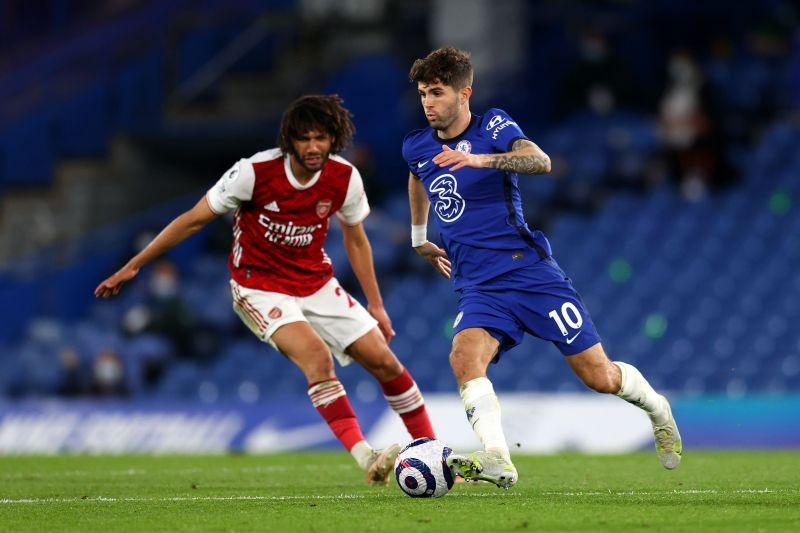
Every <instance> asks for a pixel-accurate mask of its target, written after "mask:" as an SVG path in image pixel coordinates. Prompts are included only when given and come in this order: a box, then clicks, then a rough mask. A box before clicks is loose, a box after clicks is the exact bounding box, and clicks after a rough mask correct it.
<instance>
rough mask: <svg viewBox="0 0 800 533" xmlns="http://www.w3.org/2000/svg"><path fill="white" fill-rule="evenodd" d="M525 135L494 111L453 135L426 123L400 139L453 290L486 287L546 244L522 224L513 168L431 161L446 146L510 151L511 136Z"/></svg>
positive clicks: (546, 251) (541, 254)
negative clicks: (426, 205) (430, 215)
mask: <svg viewBox="0 0 800 533" xmlns="http://www.w3.org/2000/svg"><path fill="white" fill-rule="evenodd" d="M526 138H527V137H526V136H525V134H524V133H522V130H521V129H520V127H519V126H518V125H517V123H516V122H514V121H513V120H512V119H511V117H509V116H508V114H506V113H505V112H504V111H502V110H500V109H494V108H493V109H490V110H489V111H487V112H486V114H484V115H483V116H479V115H472V120H471V121H470V124H469V126H468V127H467V129H466V131H464V132H463V133H462V134H461V135H459V136H457V137H454V138H452V139H440V138H439V137H438V136H437V132H436V130H434V129H433V128H430V127H428V128H425V129H421V130H414V131H412V132H411V133H409V134H408V135H406V137H405V139H404V140H403V158H404V159H405V160H406V164H407V165H408V169H409V170H410V171H411V173H412V174H414V175H415V176H417V177H418V178H419V179H420V180H422V183H423V185H424V186H425V190H426V192H427V194H428V198H429V199H430V202H431V205H432V207H433V213H434V215H433V218H435V219H436V222H437V224H438V227H439V232H440V235H441V238H442V244H443V245H444V248H445V250H446V251H447V255H448V256H449V258H450V261H451V262H452V264H453V282H454V284H455V288H456V289H462V288H465V287H470V286H475V285H481V286H487V288H490V287H491V280H492V278H495V277H497V276H499V275H501V274H504V273H505V272H508V271H511V270H514V269H516V268H520V267H523V266H525V265H529V264H532V263H535V262H537V261H539V260H541V259H543V258H545V257H548V256H549V255H550V253H551V250H550V243H549V242H548V241H547V238H546V237H545V236H544V234H542V232H540V231H538V230H536V231H533V230H531V229H530V228H529V227H528V225H527V224H526V223H525V218H524V217H523V214H522V201H521V197H520V192H519V185H518V175H517V174H516V173H512V172H507V171H504V170H498V169H494V168H481V169H477V168H468V167H464V168H460V169H458V170H456V171H451V170H449V167H439V166H438V165H436V164H435V163H433V162H432V161H431V159H433V157H434V156H435V155H436V154H438V153H439V152H441V151H442V145H444V144H446V145H447V146H448V147H450V148H452V149H453V150H461V151H462V152H471V153H474V154H487V153H488V154H491V153H503V152H508V151H510V150H511V146H512V145H513V144H514V141H516V140H517V139H526ZM451 166H452V165H451Z"/></svg>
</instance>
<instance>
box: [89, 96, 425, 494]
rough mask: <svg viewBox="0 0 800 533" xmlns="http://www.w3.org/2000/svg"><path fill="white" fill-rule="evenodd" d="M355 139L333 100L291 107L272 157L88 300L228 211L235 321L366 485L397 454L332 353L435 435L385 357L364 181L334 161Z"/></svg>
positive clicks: (260, 159)
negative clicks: (328, 249) (358, 402)
mask: <svg viewBox="0 0 800 533" xmlns="http://www.w3.org/2000/svg"><path fill="white" fill-rule="evenodd" d="M353 131H354V127H353V123H352V121H351V118H350V112H349V111H348V110H347V109H345V108H344V107H343V106H342V100H341V99H339V98H338V97H337V96H303V97H301V98H299V99H298V100H296V101H294V102H293V103H292V104H291V105H290V106H289V107H288V109H287V110H286V111H285V112H284V114H283V117H282V119H281V125H280V133H279V136H278V148H275V149H272V150H266V151H264V152H259V153H257V154H255V155H254V156H252V157H250V158H247V159H242V160H240V161H239V162H238V163H236V164H235V165H234V166H233V167H232V168H231V169H230V170H228V171H227V172H225V174H224V175H223V176H222V178H220V180H219V181H218V182H217V183H216V185H214V186H213V187H212V188H211V189H210V190H209V191H208V192H207V193H206V195H205V197H204V198H201V199H200V201H199V202H198V203H197V204H196V205H195V206H194V207H193V208H192V209H190V210H189V211H186V212H185V213H183V214H181V215H180V216H178V217H177V218H176V219H175V220H173V221H172V222H171V223H170V224H168V225H167V226H166V227H165V228H164V229H163V230H162V231H161V232H160V233H159V234H158V235H157V236H156V237H155V238H154V239H153V240H152V241H151V242H150V243H149V244H148V245H147V246H146V247H145V248H144V249H143V250H142V251H141V252H139V253H138V254H136V256H134V257H133V258H132V259H131V260H130V261H128V263H127V264H126V265H125V266H124V267H122V268H121V269H120V270H119V271H118V272H116V273H115V274H114V275H112V276H111V277H109V278H108V279H106V280H105V281H103V282H102V283H100V285H99V286H98V287H97V288H96V289H95V296H97V297H104V298H106V297H108V296H112V295H116V294H117V293H118V292H119V290H120V288H121V287H122V285H123V284H124V283H125V282H127V281H129V280H130V279H132V278H133V277H134V276H136V274H138V272H139V270H140V269H141V268H142V266H143V265H145V264H146V263H148V262H150V261H152V260H153V259H154V258H156V257H158V256H160V255H161V254H163V253H164V252H166V251H167V250H169V249H170V248H172V247H174V246H175V245H177V244H178V243H180V242H181V241H183V240H184V239H186V238H187V237H189V236H190V235H192V234H194V233H196V232H197V231H199V230H200V229H201V228H203V227H204V226H205V225H206V224H208V223H209V222H211V221H212V220H214V219H215V218H216V217H218V216H219V215H222V214H224V213H227V212H229V211H234V218H233V246H232V250H231V254H230V257H229V259H228V267H229V270H230V273H231V281H230V285H231V292H232V294H233V309H234V311H235V312H236V314H237V315H239V317H240V318H241V319H242V321H243V322H244V323H245V324H246V325H247V327H248V328H250V330H251V331H252V332H253V333H254V334H255V335H256V336H257V337H258V338H259V339H261V340H262V341H264V342H268V343H269V344H271V345H272V346H274V347H275V348H276V349H277V350H279V351H280V352H281V353H282V354H283V355H285V356H286V357H287V358H289V359H290V360H291V361H292V362H293V363H294V364H296V365H297V366H298V367H299V368H300V370H302V372H303V374H304V375H305V377H306V379H307V380H308V396H309V397H310V399H311V403H312V404H313V405H314V407H316V408H317V410H318V411H319V413H320V414H321V415H322V417H323V418H324V419H325V421H326V422H327V423H328V425H329V426H330V428H331V430H332V431H333V433H334V434H335V435H336V437H337V438H338V439H339V440H340V441H341V443H342V445H344V447H345V448H347V450H349V451H350V453H351V454H352V455H353V457H354V458H355V460H356V462H357V463H358V464H359V466H360V467H361V468H362V469H363V470H364V471H365V472H366V478H367V482H368V483H369V484H386V483H387V482H388V477H389V474H390V472H391V470H392V469H393V467H394V459H395V457H396V455H397V452H398V450H399V446H398V445H397V444H393V445H391V446H388V447H386V448H384V449H382V450H375V449H373V448H372V447H371V446H370V445H369V443H367V441H366V439H365V438H364V435H363V434H362V433H361V429H360V427H359V424H358V421H357V419H356V416H355V413H354V412H353V409H352V407H351V406H350V402H349V401H348V399H347V395H346V393H345V390H344V387H343V386H342V384H341V383H340V382H339V380H338V379H337V378H336V374H335V372H334V365H333V359H332V357H331V352H333V355H334V356H335V357H336V358H337V360H338V361H339V363H340V364H342V365H347V364H349V363H350V362H352V361H353V360H355V361H356V362H358V363H359V364H361V366H363V367H364V368H365V369H366V370H367V371H368V372H369V373H370V374H372V375H373V376H374V377H375V378H376V379H377V380H378V381H379V382H380V385H381V388H382V389H383V393H384V396H385V397H386V400H387V402H388V403H389V405H390V406H391V407H392V409H394V410H395V411H396V412H397V413H398V414H399V415H400V417H401V418H402V420H403V422H404V424H405V426H406V428H407V429H408V432H409V433H410V434H411V436H412V438H415V439H416V438H420V437H434V432H433V427H432V426H431V423H430V419H429V418H428V413H427V411H426V409H425V404H424V401H423V398H422V395H421V394H420V392H419V389H418V388H417V385H416V384H415V383H414V380H413V379H412V377H411V375H410V374H409V373H408V370H406V369H405V368H404V367H403V365H402V364H401V363H400V362H399V361H398V359H397V357H396V356H395V355H394V353H392V351H391V349H390V348H389V346H388V341H389V340H391V338H392V337H393V336H394V330H392V323H391V320H390V319H389V316H388V315H387V313H386V310H385V309H384V308H383V301H382V299H381V294H380V290H379V288H378V282H377V279H376V277H375V270H374V266H373V261H372V248H371V247H370V244H369V240H368V239H367V235H366V233H365V231H364V227H363V225H362V222H363V220H364V219H365V218H366V216H367V215H368V214H369V211H370V209H369V204H368V202H367V197H366V195H365V194H364V185H363V182H362V180H361V175H360V174H359V172H358V169H356V168H355V167H354V166H353V165H351V164H350V163H349V162H348V161H346V160H345V159H343V158H342V157H340V156H338V155H336V154H338V153H339V152H341V151H342V149H344V148H345V147H346V146H347V145H349V144H350V142H351V140H352V137H353ZM334 214H336V217H337V218H338V219H339V222H340V224H341V228H342V233H343V237H344V246H345V249H346V251H347V257H348V259H349V260H350V265H351V266H352V268H353V271H354V273H355V275H356V277H357V279H358V282H359V284H360V285H361V288H362V289H363V291H364V295H365V296H366V298H367V302H368V304H367V308H366V309H364V307H362V306H361V304H360V303H358V302H357V301H356V300H354V299H353V298H352V297H351V296H350V295H349V294H347V293H346V292H345V291H344V290H343V289H342V288H341V287H340V286H339V282H338V281H337V280H336V278H335V277H334V275H333V267H332V265H331V260H330V258H329V257H328V256H327V255H326V254H325V250H323V247H322V246H323V244H324V242H325V238H326V235H327V231H328V223H329V219H330V218H331V216H333V215H334Z"/></svg>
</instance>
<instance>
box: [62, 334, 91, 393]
mask: <svg viewBox="0 0 800 533" xmlns="http://www.w3.org/2000/svg"><path fill="white" fill-rule="evenodd" d="M58 364H59V366H60V372H59V379H58V383H57V385H56V391H55V392H56V394H58V395H59V396H82V395H84V394H87V393H88V392H89V389H90V383H91V381H90V376H89V374H88V372H87V371H86V368H84V366H83V363H82V361H81V358H80V355H79V354H78V352H77V350H75V348H73V347H71V346H68V347H65V348H63V349H62V350H61V351H59V352H58Z"/></svg>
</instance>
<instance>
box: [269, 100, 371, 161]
mask: <svg viewBox="0 0 800 533" xmlns="http://www.w3.org/2000/svg"><path fill="white" fill-rule="evenodd" d="M343 102H344V100H342V99H341V98H339V96H338V95H335V94H331V95H320V94H312V95H306V96H301V97H300V98H298V99H297V100H295V101H294V102H292V103H291V104H289V107H287V108H286V111H284V112H283V116H282V117H281V125H280V129H279V131H278V146H279V147H280V149H281V151H283V153H285V154H293V153H294V146H292V140H296V139H299V138H300V136H301V135H304V134H306V133H307V132H309V131H311V130H320V131H326V132H327V133H328V135H330V136H331V137H332V139H333V144H332V145H331V153H332V154H338V153H339V152H341V151H342V150H344V149H345V148H347V146H348V145H349V144H350V143H351V142H352V141H353V134H354V133H355V131H356V127H355V126H354V125H353V120H352V116H353V115H352V113H350V111H348V110H347V109H346V108H345V107H344V106H342V103H343Z"/></svg>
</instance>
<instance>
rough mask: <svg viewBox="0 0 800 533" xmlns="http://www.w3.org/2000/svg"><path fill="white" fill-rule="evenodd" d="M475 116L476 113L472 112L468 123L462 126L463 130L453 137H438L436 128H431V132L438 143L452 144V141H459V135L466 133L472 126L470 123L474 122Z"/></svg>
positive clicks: (476, 116)
mask: <svg viewBox="0 0 800 533" xmlns="http://www.w3.org/2000/svg"><path fill="white" fill-rule="evenodd" d="M477 118H478V115H476V114H475V113H473V114H472V116H471V117H470V118H469V124H467V127H466V128H464V131H462V132H461V133H459V134H458V135H456V136H455V137H450V138H449V139H442V138H441V137H439V135H437V134H436V130H435V129H433V128H431V134H432V135H433V138H434V139H436V142H437V143H439V144H452V143H453V142H454V141H456V142H457V141H460V140H461V137H463V136H464V135H466V134H467V132H468V131H469V130H470V129H471V128H472V125H473V124H475V122H476V120H477Z"/></svg>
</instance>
